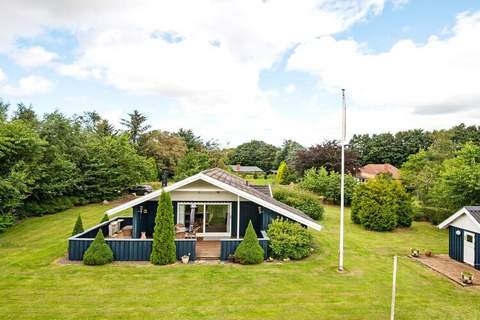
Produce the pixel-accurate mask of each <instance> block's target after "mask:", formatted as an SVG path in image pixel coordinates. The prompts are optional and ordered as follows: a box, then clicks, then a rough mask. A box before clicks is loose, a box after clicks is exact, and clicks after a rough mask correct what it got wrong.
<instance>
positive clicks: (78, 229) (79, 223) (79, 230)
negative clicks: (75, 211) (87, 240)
mask: <svg viewBox="0 0 480 320" xmlns="http://www.w3.org/2000/svg"><path fill="white" fill-rule="evenodd" d="M83 231H84V230H83V222H82V217H81V216H80V215H78V217H77V221H75V225H74V226H73V231H72V236H74V235H77V234H79V233H82V232H83Z"/></svg>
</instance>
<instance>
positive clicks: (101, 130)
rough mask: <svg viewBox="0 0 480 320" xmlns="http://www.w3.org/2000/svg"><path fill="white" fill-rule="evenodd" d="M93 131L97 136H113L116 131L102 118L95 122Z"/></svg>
mask: <svg viewBox="0 0 480 320" xmlns="http://www.w3.org/2000/svg"><path fill="white" fill-rule="evenodd" d="M95 133H96V134H98V135H99V136H115V135H117V133H118V131H117V130H116V129H115V127H114V126H113V125H112V124H111V123H110V122H108V120H106V119H102V120H100V122H98V123H97V126H96V128H95Z"/></svg>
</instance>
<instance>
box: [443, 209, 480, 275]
mask: <svg viewBox="0 0 480 320" xmlns="http://www.w3.org/2000/svg"><path fill="white" fill-rule="evenodd" d="M438 227H439V228H440V229H445V228H448V231H449V232H448V235H449V236H448V243H449V246H448V253H449V256H450V258H452V259H454V260H457V261H459V262H464V263H466V264H469V265H471V266H473V267H475V268H476V269H480V206H468V207H463V208H462V209H460V210H459V211H457V212H456V213H455V214H453V215H451V216H450V217H448V218H447V219H446V220H445V221H443V222H442V223H440V224H439V225H438Z"/></svg>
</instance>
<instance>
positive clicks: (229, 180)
mask: <svg viewBox="0 0 480 320" xmlns="http://www.w3.org/2000/svg"><path fill="white" fill-rule="evenodd" d="M164 190H165V191H166V192H169V193H170V195H171V198H172V203H173V211H174V224H175V226H172V228H175V230H176V234H177V236H176V240H175V241H176V246H177V258H180V257H181V256H183V255H189V256H190V259H192V260H194V259H196V258H214V259H221V260H226V259H228V257H229V255H231V254H233V253H234V251H235V249H236V247H237V246H238V244H240V242H241V240H242V238H243V236H244V234H245V230H246V228H247V225H248V223H249V222H250V221H251V222H252V224H253V227H254V229H255V231H256V233H257V235H258V238H259V241H260V244H261V245H262V247H263V248H264V251H265V257H267V256H268V240H269V239H268V237H267V234H266V230H267V228H268V226H269V224H270V223H271V222H272V220H273V219H276V218H280V217H282V218H284V219H289V220H292V221H295V222H298V223H300V224H301V225H303V226H305V227H308V228H312V229H314V230H321V228H322V227H321V226H320V224H318V222H316V221H315V220H313V219H312V218H310V217H309V216H308V215H306V214H304V213H303V212H301V211H300V210H297V209H295V208H292V207H290V206H288V205H286V204H284V203H282V202H279V201H277V200H275V199H274V198H273V197H272V193H271V188H270V187H269V186H254V185H250V184H249V183H248V181H246V180H244V179H242V178H240V177H238V176H235V175H232V174H229V173H228V172H226V171H224V170H222V169H218V168H214V169H208V170H205V171H202V172H200V173H198V174H196V175H194V176H191V177H189V178H186V179H184V180H181V181H179V182H176V183H174V184H172V185H170V186H167V187H165V188H164ZM162 192H163V191H162V190H157V191H154V192H152V193H149V194H146V195H144V196H142V197H138V198H136V199H134V200H132V201H129V202H127V203H124V204H122V205H120V206H118V207H115V208H112V209H110V210H108V211H107V212H106V213H107V214H108V215H110V216H111V215H115V214H118V213H121V212H125V211H126V210H132V216H131V217H117V218H114V219H111V220H110V221H108V222H105V223H103V224H100V225H98V226H95V227H94V228H92V229H90V230H87V231H85V232H84V233H82V234H79V235H76V236H74V237H71V238H70V239H69V258H70V259H71V260H80V259H82V257H83V252H84V251H85V250H86V249H87V248H88V245H89V243H90V242H91V241H93V238H94V236H95V234H96V232H97V231H98V229H99V228H102V229H103V232H104V234H109V233H111V230H109V228H110V229H111V224H112V223H115V224H116V225H117V228H119V229H120V230H124V229H125V230H129V232H128V236H126V237H125V236H122V237H121V238H120V237H114V236H112V237H107V239H106V241H107V243H108V244H109V245H110V246H111V248H112V250H113V252H114V256H115V259H116V260H148V259H149V256H150V252H151V244H152V235H153V229H154V225H155V215H156V212H157V204H158V199H159V196H160V194H161V193H162ZM115 221H120V222H115ZM118 225H119V226H118ZM130 230H131V235H130Z"/></svg>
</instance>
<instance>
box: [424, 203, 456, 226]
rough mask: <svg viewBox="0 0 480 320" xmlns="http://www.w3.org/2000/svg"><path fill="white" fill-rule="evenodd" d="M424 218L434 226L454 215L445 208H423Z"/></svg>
mask: <svg viewBox="0 0 480 320" xmlns="http://www.w3.org/2000/svg"><path fill="white" fill-rule="evenodd" d="M421 211H422V212H423V215H424V217H425V218H426V219H427V220H428V221H430V222H431V223H432V224H435V225H436V224H439V223H440V222H442V221H443V220H445V219H447V218H448V217H449V216H451V215H452V211H451V210H448V209H444V208H436V207H423V208H421Z"/></svg>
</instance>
